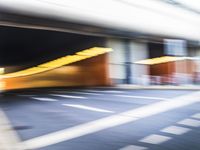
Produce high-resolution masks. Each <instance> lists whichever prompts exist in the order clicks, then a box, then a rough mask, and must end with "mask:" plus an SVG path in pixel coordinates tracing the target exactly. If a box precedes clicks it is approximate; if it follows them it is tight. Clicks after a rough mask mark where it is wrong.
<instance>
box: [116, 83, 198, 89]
mask: <svg viewBox="0 0 200 150" xmlns="http://www.w3.org/2000/svg"><path fill="white" fill-rule="evenodd" d="M113 88H121V89H145V90H200V85H180V86H174V85H134V84H118V85H116V86H114V87H113Z"/></svg>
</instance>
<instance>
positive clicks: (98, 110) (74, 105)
mask: <svg viewBox="0 0 200 150" xmlns="http://www.w3.org/2000/svg"><path fill="white" fill-rule="evenodd" d="M62 105H63V106H69V107H74V108H80V109H85V110H91V111H97V112H105V113H114V112H113V111H109V110H105V109H100V108H95V107H89V106H85V105H76V104H62Z"/></svg>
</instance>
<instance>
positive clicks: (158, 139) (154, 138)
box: [139, 134, 172, 144]
mask: <svg viewBox="0 0 200 150" xmlns="http://www.w3.org/2000/svg"><path fill="white" fill-rule="evenodd" d="M171 139H172V138H171V137H168V136H163V135H158V134H152V135H149V136H146V137H144V138H143V139H141V140H139V141H140V142H143V143H149V144H161V143H164V142H167V141H169V140H171Z"/></svg>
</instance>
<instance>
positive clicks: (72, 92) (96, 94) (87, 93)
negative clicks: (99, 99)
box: [56, 91, 103, 96]
mask: <svg viewBox="0 0 200 150" xmlns="http://www.w3.org/2000/svg"><path fill="white" fill-rule="evenodd" d="M56 93H71V94H83V95H94V96H99V95H103V94H100V93H89V92H75V91H57V92H56Z"/></svg>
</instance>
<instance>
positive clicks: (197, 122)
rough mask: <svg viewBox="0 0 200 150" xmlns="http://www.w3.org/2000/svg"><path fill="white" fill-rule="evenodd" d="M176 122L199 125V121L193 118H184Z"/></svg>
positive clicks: (191, 125) (193, 125) (192, 125)
mask: <svg viewBox="0 0 200 150" xmlns="http://www.w3.org/2000/svg"><path fill="white" fill-rule="evenodd" d="M178 124H181V125H185V126H190V127H200V121H199V120H195V119H184V120H182V121H179V122H178Z"/></svg>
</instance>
